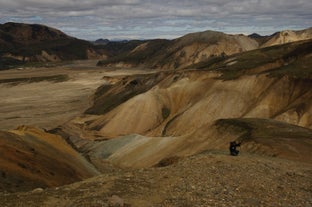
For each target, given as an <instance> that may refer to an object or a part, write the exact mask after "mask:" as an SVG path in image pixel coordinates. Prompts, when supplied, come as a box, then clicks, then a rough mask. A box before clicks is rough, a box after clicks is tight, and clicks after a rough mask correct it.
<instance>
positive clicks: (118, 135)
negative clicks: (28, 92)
mask: <svg viewBox="0 0 312 207" xmlns="http://www.w3.org/2000/svg"><path fill="white" fill-rule="evenodd" d="M311 45H312V41H311V40H310V41H303V42H295V43H290V44H284V45H279V46H275V47H269V48H263V49H258V50H253V51H248V52H245V53H240V54H236V55H233V56H230V57H224V58H215V59H211V60H210V61H208V62H202V63H200V64H195V65H193V66H191V68H197V69H184V70H176V71H161V72H156V71H155V72H154V73H150V74H145V75H133V76H119V77H118V76H117V77H116V76H114V77H113V78H110V77H106V79H107V80H108V81H109V82H110V84H105V85H103V86H102V87H99V88H98V90H97V92H96V93H95V95H94V104H93V106H91V107H90V108H89V109H88V110H87V111H86V113H85V115H83V116H81V117H77V118H76V119H74V120H72V121H71V122H69V123H67V124H65V125H64V126H61V127H60V128H58V129H57V130H56V132H55V133H58V134H60V135H62V136H63V137H69V140H71V143H72V144H73V145H75V146H76V147H77V149H78V150H79V151H80V152H81V153H87V154H88V156H89V158H90V160H91V161H92V162H93V163H94V164H95V165H96V166H97V167H98V168H99V169H101V168H102V167H103V166H101V160H103V159H104V160H107V161H109V162H112V163H114V164H115V165H118V166H121V167H135V168H136V167H137V168H140V167H149V166H153V165H155V164H157V163H158V162H160V161H161V160H163V159H166V158H168V157H172V156H188V155H191V154H196V153H198V152H200V151H202V150H207V149H223V150H224V149H227V147H228V143H229V142H230V141H231V140H237V139H239V137H240V136H241V134H240V133H234V132H233V131H231V130H228V129H227V130H222V131H221V132H220V131H219V130H218V128H219V127H218V124H216V121H217V120H219V119H233V118H240V119H241V118H253V119H256V120H258V121H259V122H260V123H263V125H262V126H261V130H265V129H266V128H270V127H272V126H273V125H276V126H278V127H282V129H286V128H287V127H288V128H290V129H294V132H295V135H293V136H292V137H293V138H294V139H292V138H290V137H285V136H284V135H283V133H281V136H280V137H279V136H277V135H276V136H271V135H268V136H269V137H270V139H272V140H271V141H272V142H273V143H276V145H279V146H282V145H284V144H285V145H286V143H288V144H287V145H289V146H293V147H294V151H293V150H290V151H289V153H288V154H287V153H286V154H287V155H285V157H286V158H287V159H292V160H296V159H300V160H301V161H303V162H311V160H310V159H307V157H309V156H310V154H309V149H311V147H312V146H311V144H312V143H311V138H310V130H311V128H312V117H311V109H312V105H311V103H312V93H311V90H309V89H310V88H311V86H312V85H311V84H312V81H311V77H312V76H311V74H312V71H311V70H310V68H309V67H308V66H309V65H311V58H310V57H311V52H312V47H311ZM262 119H264V120H266V121H262ZM274 121H277V122H282V123H285V124H289V125H285V126H287V127H284V126H283V125H281V124H279V123H276V124H275V122H274ZM217 123H218V122H217ZM272 124H273V125H272ZM292 125H296V126H300V127H304V128H306V130H307V131H306V132H305V133H301V132H300V130H301V128H300V127H299V128H296V129H295V128H294V127H293V126H292ZM247 129H249V128H248V127H247V128H246V129H245V130H247ZM282 129H281V130H282ZM286 132H287V131H286ZM286 132H285V133H286ZM303 134H306V135H307V137H305V135H304V136H303ZM70 137H73V139H71V138H70ZM79 137H80V138H79ZM259 140H260V141H259ZM281 140H282V141H281ZM283 142H285V143H283ZM294 143H297V144H296V145H295V144H294ZM249 144H250V146H249ZM249 144H247V143H246V146H247V145H248V146H249V147H247V148H246V150H247V151H250V152H254V149H256V152H257V153H260V154H262V153H264V154H266V155H269V156H273V155H274V156H281V157H284V154H285V151H286V150H283V149H282V148H279V147H277V146H275V145H274V144H272V143H271V144H268V143H267V141H265V139H263V140H262V139H261V138H259V137H257V136H256V137H254V139H253V138H251V139H250V143H249ZM270 145H272V146H275V147H273V148H272V149H271V148H270ZM155 146H157V147H155ZM306 147H307V148H306ZM273 149H274V150H273ZM275 150H277V151H276V152H275ZM291 151H293V152H291ZM296 151H298V152H302V153H303V151H304V152H307V153H308V154H309V155H308V154H305V153H303V154H302V156H300V155H298V154H296ZM299 154H300V153H299Z"/></svg>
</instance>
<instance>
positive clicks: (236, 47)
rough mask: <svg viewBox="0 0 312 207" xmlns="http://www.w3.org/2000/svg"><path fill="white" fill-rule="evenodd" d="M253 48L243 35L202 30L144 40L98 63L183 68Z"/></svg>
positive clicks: (254, 42)
mask: <svg viewBox="0 0 312 207" xmlns="http://www.w3.org/2000/svg"><path fill="white" fill-rule="evenodd" d="M256 48H258V43H257V42H256V41H255V40H253V39H251V38H249V37H246V36H244V35H227V34H224V33H221V32H214V31H206V32H200V33H193V34H188V35H185V36H183V37H181V38H178V39H174V40H171V41H170V40H161V39H159V40H151V41H146V42H143V43H142V44H140V45H138V46H137V47H136V48H134V49H133V50H131V51H129V52H128V53H125V54H122V55H118V56H117V57H113V58H109V59H107V60H104V61H100V62H99V63H98V65H100V66H101V65H104V66H105V65H106V66H107V65H108V66H110V65H121V66H128V67H131V66H144V67H146V68H162V69H169V68H184V67H187V66H189V65H191V64H194V63H197V62H200V61H202V60H205V59H208V58H209V57H212V56H221V55H231V54H234V53H239V52H243V51H247V50H252V49H256Z"/></svg>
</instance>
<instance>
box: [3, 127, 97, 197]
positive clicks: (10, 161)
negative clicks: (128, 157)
mask: <svg viewBox="0 0 312 207" xmlns="http://www.w3.org/2000/svg"><path fill="white" fill-rule="evenodd" d="M0 143H1V145H0V150H1V158H0V160H1V162H0V167H1V170H0V171H1V176H0V190H1V191H7V192H12V191H13V192H15V191H25V190H32V189H34V188H37V187H54V186H60V185H65V184H68V183H72V182H75V181H80V180H83V179H86V178H89V177H92V176H95V175H98V174H99V172H98V171H97V170H96V169H95V168H94V167H93V166H92V165H91V164H90V163H89V162H88V161H87V160H86V159H85V158H84V157H83V156H81V155H79V154H78V153H77V152H76V151H75V150H74V149H73V148H72V147H71V146H70V145H68V144H67V143H66V141H64V140H63V139H62V138H61V137H59V136H56V135H52V134H48V133H45V132H44V131H42V130H39V129H36V128H33V127H25V126H22V127H19V128H18V129H16V130H11V131H8V132H5V131H0Z"/></svg>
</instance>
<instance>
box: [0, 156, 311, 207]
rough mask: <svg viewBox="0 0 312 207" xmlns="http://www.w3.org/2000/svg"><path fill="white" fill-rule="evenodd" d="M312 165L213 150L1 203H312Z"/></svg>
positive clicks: (3, 198) (110, 171)
mask: <svg viewBox="0 0 312 207" xmlns="http://www.w3.org/2000/svg"><path fill="white" fill-rule="evenodd" d="M311 176H312V166H311V165H309V164H303V163H300V162H292V161H288V160H283V159H278V158H272V157H263V156H259V155H254V154H247V153H245V154H244V153H242V154H241V155H239V156H237V157H232V156H229V155H227V152H222V151H210V152H204V153H201V154H198V155H194V156H191V157H188V158H177V157H173V158H172V159H168V160H164V161H163V162H161V163H160V165H159V166H157V167H153V168H148V169H140V170H129V169H116V168H113V167H108V168H107V172H106V173H104V174H102V175H100V176H98V177H94V178H91V179H88V180H85V181H82V182H78V183H74V184H71V185H67V186H63V187H57V188H49V189H35V190H33V191H31V192H22V193H14V194H9V193H5V192H2V193H1V194H0V206H3V207H5V206H45V207H49V206H64V207H65V206H66V207H69V206H75V207H77V206H93V207H98V206H142V207H143V206H144V207H145V206H177V207H178V206H179V207H180V206H218V207H219V206H231V207H234V206H237V207H242V206H272V207H273V206H274V207H276V206H283V207H287V206H289V207H290V206H304V207H310V206H312V179H311Z"/></svg>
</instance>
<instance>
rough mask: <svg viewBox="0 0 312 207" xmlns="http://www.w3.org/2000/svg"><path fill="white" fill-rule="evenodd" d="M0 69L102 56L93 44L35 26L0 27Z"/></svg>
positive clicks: (7, 24)
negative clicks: (32, 63) (33, 63)
mask: <svg viewBox="0 0 312 207" xmlns="http://www.w3.org/2000/svg"><path fill="white" fill-rule="evenodd" d="M0 48H1V49H0V69H8V68H12V67H16V66H17V65H24V64H25V63H31V62H55V61H61V60H76V59H89V58H104V57H105V56H104V55H103V54H102V53H101V51H100V50H99V49H98V48H96V47H95V46H94V45H93V44H91V43H89V42H88V41H85V40H79V39H76V38H73V37H70V36H68V35H66V34H65V33H63V32H61V31H59V30H57V29H54V28H50V27H47V26H44V25H38V24H21V23H11V22H10V23H5V24H1V25H0Z"/></svg>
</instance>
